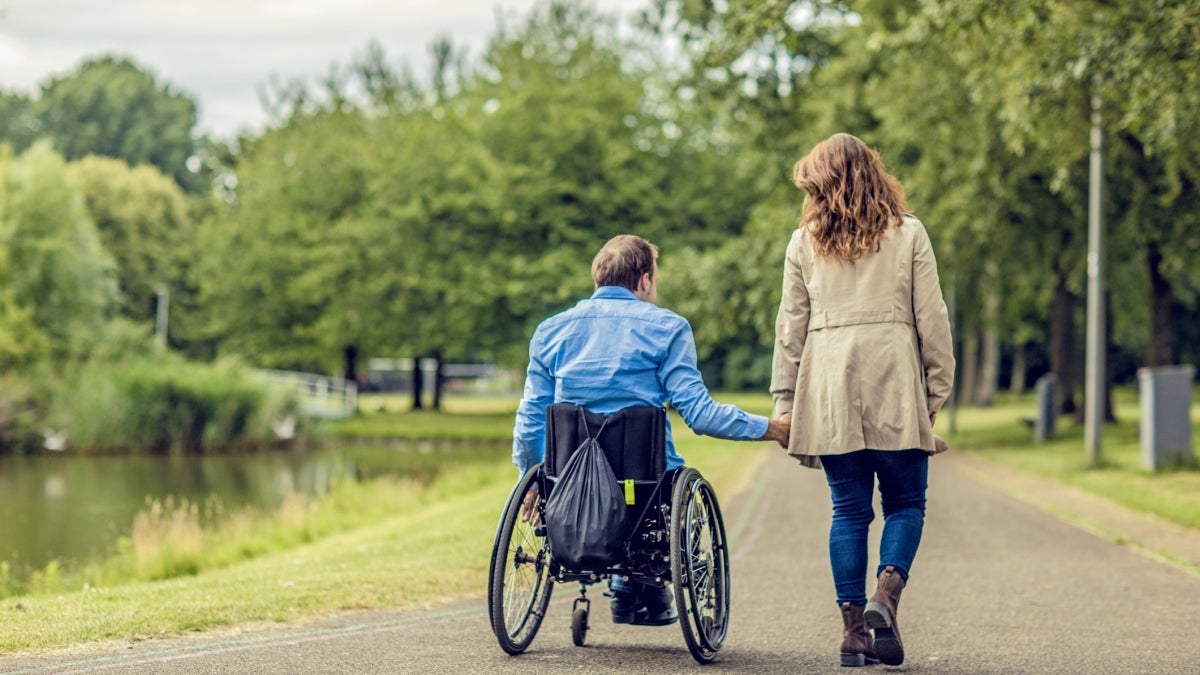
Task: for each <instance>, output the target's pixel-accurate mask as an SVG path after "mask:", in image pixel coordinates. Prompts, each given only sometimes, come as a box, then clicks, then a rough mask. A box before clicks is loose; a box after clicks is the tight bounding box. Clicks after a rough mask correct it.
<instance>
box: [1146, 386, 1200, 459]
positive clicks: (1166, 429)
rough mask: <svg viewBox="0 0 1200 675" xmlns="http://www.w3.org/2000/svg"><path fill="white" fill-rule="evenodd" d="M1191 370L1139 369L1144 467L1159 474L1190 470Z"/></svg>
mask: <svg viewBox="0 0 1200 675" xmlns="http://www.w3.org/2000/svg"><path fill="white" fill-rule="evenodd" d="M1195 375H1196V369H1195V368H1194V367H1192V366H1164V367H1159V368H1139V369H1138V391H1139V394H1140V397H1141V401H1140V406H1141V417H1142V419H1141V427H1140V429H1139V432H1140V436H1141V444H1142V466H1143V468H1145V469H1146V470H1147V471H1158V470H1159V469H1162V468H1164V467H1167V466H1190V465H1191V464H1192V462H1193V457H1192V419H1191V408H1192V379H1193V378H1194V377H1195Z"/></svg>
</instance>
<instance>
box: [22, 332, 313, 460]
mask: <svg viewBox="0 0 1200 675" xmlns="http://www.w3.org/2000/svg"><path fill="white" fill-rule="evenodd" d="M143 344H144V343H143ZM50 389H51V395H50V402H49V404H48V409H47V411H46V414H45V420H44V423H45V424H47V425H49V426H50V428H52V429H60V430H62V431H65V433H66V438H67V441H66V443H67V447H68V448H69V449H70V450H71V451H73V452H81V453H95V452H113V451H121V452H130V453H142V452H146V453H168V452H190V453H204V452H224V451H228V450H231V449H237V448H258V447H264V446H266V445H268V444H271V443H272V442H273V441H274V440H275V435H274V431H273V428H272V425H273V424H274V423H276V422H279V421H280V420H283V419H284V418H286V417H288V416H295V415H296V406H297V403H296V400H295V398H294V396H291V395H288V394H285V393H283V392H277V391H274V390H272V389H271V388H269V387H268V385H266V384H265V383H264V382H261V381H259V380H258V379H256V378H255V377H254V376H253V375H252V374H251V373H249V372H247V371H246V370H245V369H243V368H241V367H238V366H236V365H234V364H216V365H206V364H198V363H188V362H185V361H183V360H181V359H179V358H174V357H171V356H169V355H165V354H164V355H161V356H153V355H151V356H139V357H134V358H129V359H124V360H98V361H93V362H90V363H88V364H86V365H84V366H83V367H82V368H81V369H80V370H79V371H78V372H77V373H74V374H71V375H70V376H68V377H66V378H65V379H63V380H62V381H60V382H57V383H55V384H53V385H51V388H50Z"/></svg>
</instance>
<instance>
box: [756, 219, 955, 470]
mask: <svg viewBox="0 0 1200 675" xmlns="http://www.w3.org/2000/svg"><path fill="white" fill-rule="evenodd" d="M953 382H954V351H953V346H952V342H951V337H950V320H949V317H948V315H947V312H946V303H945V302H944V301H943V299H942V289H941V286H940V284H939V282H938V273H937V261H936V260H935V259H934V255H933V247H932V246H931V245H930V242H929V235H928V233H926V232H925V226H924V225H922V224H921V221H919V220H917V219H916V218H913V217H911V216H905V218H904V220H903V222H902V223H901V225H900V227H898V228H891V229H889V230H888V232H887V234H886V235H885V237H884V239H883V240H882V241H881V246H880V249H879V250H878V251H875V252H873V253H868V254H867V255H864V256H863V257H862V258H860V259H858V260H857V261H855V262H846V261H840V260H837V259H831V258H824V257H818V256H817V255H816V253H815V251H814V249H813V246H812V240H811V238H810V237H809V235H808V232H807V230H805V229H798V230H796V232H795V233H793V235H792V240H791V242H790V243H789V244H788V248H787V259H786V262H785V263H784V274H783V299H782V301H781V302H780V305H779V315H778V317H777V319H776V323H775V360H774V370H773V372H772V377H771V394H772V395H773V397H774V399H775V412H776V414H782V413H784V412H787V411H789V410H790V411H791V412H792V431H791V437H790V439H789V441H788V454H790V455H792V456H794V457H796V458H797V459H799V460H800V462H801V463H802V464H804V465H805V466H808V467H813V468H820V466H821V461H820V455H838V454H844V453H847V452H854V451H856V450H862V449H866V448H870V449H875V450H908V449H916V448H920V449H923V450H926V451H928V452H930V453H934V452H938V451H941V450H944V449H945V444H944V443H943V442H941V439H940V438H939V439H937V442H936V443H935V437H934V435H933V417H934V415H935V413H937V411H938V409H939V408H941V406H942V403H944V402H945V400H946V397H947V396H949V395H950V388H951V387H952V385H953Z"/></svg>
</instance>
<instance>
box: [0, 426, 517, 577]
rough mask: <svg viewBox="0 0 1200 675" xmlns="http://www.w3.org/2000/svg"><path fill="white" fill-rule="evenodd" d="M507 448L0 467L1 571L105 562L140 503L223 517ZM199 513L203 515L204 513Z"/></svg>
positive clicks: (338, 449) (61, 460)
mask: <svg viewBox="0 0 1200 675" xmlns="http://www.w3.org/2000/svg"><path fill="white" fill-rule="evenodd" d="M508 455H509V450H508V448H507V447H501V446H498V445H491V446H487V445H462V444H454V445H446V444H442V445H436V444H431V443H412V442H409V443H391V444H375V445H338V446H334V447H328V448H323V449H320V450H304V451H292V452H261V453H253V454H238V455H209V456H184V457H157V456H156V457H73V456H65V455H59V454H54V455H38V456H33V457H0V513H3V514H4V516H3V517H0V561H8V562H9V563H12V564H15V565H17V566H19V567H22V568H26V569H28V568H33V569H38V568H41V567H44V566H45V565H46V563H48V562H50V561H51V560H55V559H58V560H62V561H66V562H74V561H82V560H86V559H89V558H91V557H94V556H97V555H102V554H104V553H105V552H107V551H108V550H110V548H111V547H112V545H113V544H114V543H115V542H116V540H117V538H118V537H121V536H126V535H128V534H129V533H130V532H131V531H132V529H133V519H134V516H135V515H136V514H137V513H138V512H139V511H141V510H143V509H144V508H145V507H146V504H147V500H150V499H157V500H164V499H166V498H168V497H171V498H173V499H174V500H175V503H176V504H178V503H179V501H180V500H183V499H186V500H188V501H189V502H192V503H197V504H200V505H201V506H203V505H204V503H205V502H206V500H209V499H210V498H215V499H216V500H218V501H219V503H220V505H221V507H222V509H223V510H224V512H226V513H230V512H233V511H236V510H239V509H241V508H243V507H256V508H261V509H271V508H274V507H276V506H277V505H279V504H280V503H281V502H282V501H283V499H284V498H285V497H287V496H288V495H291V494H295V493H303V494H308V495H319V494H323V493H324V492H326V491H327V490H328V489H329V487H330V485H331V483H332V482H333V481H335V480H339V479H349V480H356V481H364V480H369V479H371V478H375V477H379V476H385V475H392V476H410V477H415V478H417V479H420V480H427V479H429V478H431V477H432V476H434V475H436V474H437V473H438V472H439V471H441V470H443V469H444V468H446V467H448V466H457V465H462V464H470V463H483V462H496V461H503V460H504V459H505V458H507V457H508ZM202 510H203V509H202Z"/></svg>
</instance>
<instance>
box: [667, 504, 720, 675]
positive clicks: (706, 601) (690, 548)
mask: <svg viewBox="0 0 1200 675" xmlns="http://www.w3.org/2000/svg"><path fill="white" fill-rule="evenodd" d="M690 492H691V493H692V494H691V498H690V499H688V500H687V509H686V512H685V513H684V514H683V522H682V524H681V525H682V526H683V527H684V528H685V530H684V536H683V537H682V541H681V544H682V546H681V547H680V548H681V550H680V551H678V554H679V555H681V556H682V557H683V558H682V563H683V564H682V566H681V569H682V573H683V577H684V578H683V579H682V580H680V581H681V583H683V584H684V586H685V587H686V588H687V589H689V591H690V592H689V593H685V594H684V595H685V597H686V600H687V601H686V602H685V605H686V607H684V608H683V609H684V611H686V612H687V613H688V615H689V616H688V619H690V621H689V623H690V624H691V627H692V631H693V634H694V635H695V637H696V638H697V640H696V642H697V645H696V646H697V647H698V648H699V650H700V652H701V654H702V655H704V656H707V657H711V656H712V655H715V654H716V652H717V650H719V649H720V648H721V645H722V644H723V643H724V641H725V633H726V630H727V628H728V621H727V619H728V615H729V594H728V586H729V576H728V575H729V561H728V549H727V547H726V544H725V536H724V525H723V524H722V523H721V520H720V512H719V511H718V510H717V508H716V506H715V498H714V496H713V493H712V488H710V487H709V486H708V484H707V483H706V482H704V481H703V480H697V481H696V482H695V483H694V484H693V485H691V486H690Z"/></svg>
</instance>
